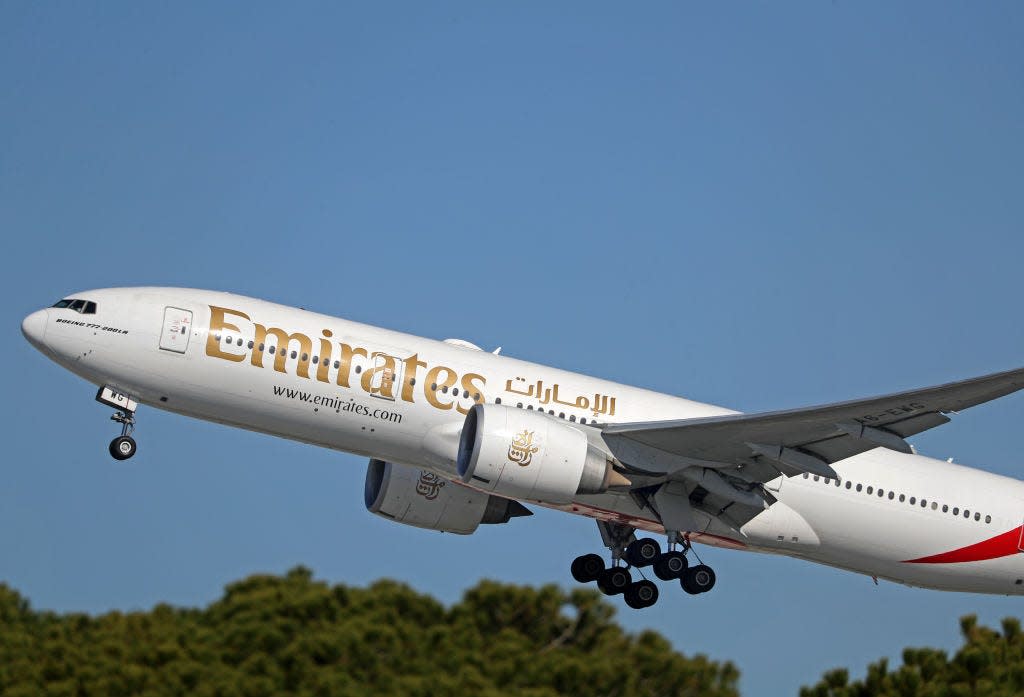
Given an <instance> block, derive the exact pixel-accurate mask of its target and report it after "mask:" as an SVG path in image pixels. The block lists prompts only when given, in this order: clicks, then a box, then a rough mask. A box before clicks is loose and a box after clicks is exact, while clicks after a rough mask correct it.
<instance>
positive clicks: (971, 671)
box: [800, 615, 1024, 697]
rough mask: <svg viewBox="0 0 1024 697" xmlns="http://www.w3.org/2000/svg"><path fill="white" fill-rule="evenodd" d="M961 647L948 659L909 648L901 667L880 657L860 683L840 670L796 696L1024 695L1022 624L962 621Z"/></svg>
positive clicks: (940, 653) (1012, 620)
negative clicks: (995, 626)
mask: <svg viewBox="0 0 1024 697" xmlns="http://www.w3.org/2000/svg"><path fill="white" fill-rule="evenodd" d="M960 633H961V634H962V635H963V640H964V644H963V646H961V647H960V649H959V650H958V651H957V652H956V655H954V656H953V658H952V659H950V658H948V657H947V656H946V652H945V651H940V650H938V649H928V648H918V649H914V648H908V649H904V651H903V665H902V666H900V667H899V669H897V670H893V671H891V670H889V665H888V661H887V660H886V659H884V658H883V659H881V660H879V661H877V662H875V663H872V664H871V665H870V666H868V671H867V675H866V676H865V677H864V679H863V680H858V681H855V682H852V683H851V682H850V681H849V672H848V671H847V670H846V669H843V668H839V669H835V670H832V671H829V672H827V673H825V675H824V676H823V677H822V679H821V681H820V682H819V683H818V684H817V685H814V686H813V687H804V688H802V689H801V690H800V697H876V696H877V697H1018V696H1019V695H1021V694H1024V640H1022V638H1021V626H1020V620H1018V619H1015V618H1012V617H1008V618H1006V619H1004V620H1003V622H1002V631H1001V632H999V631H996V630H994V629H990V628H988V627H983V626H979V625H978V621H977V617H975V616H974V615H968V616H966V617H963V618H961V619H960Z"/></svg>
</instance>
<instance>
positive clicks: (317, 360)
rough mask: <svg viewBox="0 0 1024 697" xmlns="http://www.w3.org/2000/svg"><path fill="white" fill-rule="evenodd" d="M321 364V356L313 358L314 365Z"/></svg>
mask: <svg viewBox="0 0 1024 697" xmlns="http://www.w3.org/2000/svg"><path fill="white" fill-rule="evenodd" d="M319 362H320V356H313V365H316V364H317V363H319Z"/></svg>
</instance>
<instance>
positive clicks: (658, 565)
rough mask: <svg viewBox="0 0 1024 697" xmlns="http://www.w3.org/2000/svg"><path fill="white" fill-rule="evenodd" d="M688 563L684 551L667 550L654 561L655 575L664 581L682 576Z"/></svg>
mask: <svg viewBox="0 0 1024 697" xmlns="http://www.w3.org/2000/svg"><path fill="white" fill-rule="evenodd" d="M688 565H689V563H688V562H687V561H686V555H684V554H683V553H682V552H665V553H664V554H662V555H661V556H660V557H658V560H657V561H656V562H654V575H655V576H657V577H658V578H660V579H661V580H662V581H671V580H672V579H674V578H679V577H680V576H682V575H683V572H685V571H686V567H687V566H688Z"/></svg>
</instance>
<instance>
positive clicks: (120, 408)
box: [96, 386, 139, 460]
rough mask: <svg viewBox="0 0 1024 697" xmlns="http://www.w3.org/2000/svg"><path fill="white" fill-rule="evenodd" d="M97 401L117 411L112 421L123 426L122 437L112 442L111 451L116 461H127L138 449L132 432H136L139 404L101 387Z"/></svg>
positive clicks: (112, 390) (121, 393)
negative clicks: (136, 414) (136, 411)
mask: <svg viewBox="0 0 1024 697" xmlns="http://www.w3.org/2000/svg"><path fill="white" fill-rule="evenodd" d="M96 401H97V402H99V403H100V404H106V405H107V406H110V407H114V409H116V410H117V411H116V412H114V414H113V415H111V417H110V420H111V421H116V422H117V423H119V424H121V435H120V436H118V437H117V438H115V439H114V440H112V441H110V448H109V450H110V455H111V456H112V457H113V458H114V459H115V460H127V459H128V458H130V457H131V456H132V455H134V454H135V451H136V450H137V449H138V448H137V446H136V444H135V439H134V438H132V432H133V431H134V430H135V410H136V409H138V408H139V403H138V402H136V401H135V400H134V399H132V398H131V397H129V396H128V395H126V394H124V393H123V392H118V391H116V390H114V389H112V388H110V387H107V386H103V387H101V388H100V391H99V392H97V393H96Z"/></svg>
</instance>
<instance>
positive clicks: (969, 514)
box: [964, 508, 971, 518]
mask: <svg viewBox="0 0 1024 697" xmlns="http://www.w3.org/2000/svg"><path fill="white" fill-rule="evenodd" d="M970 517H971V512H970V511H968V510H967V509H966V508H965V509H964V518H970Z"/></svg>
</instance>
